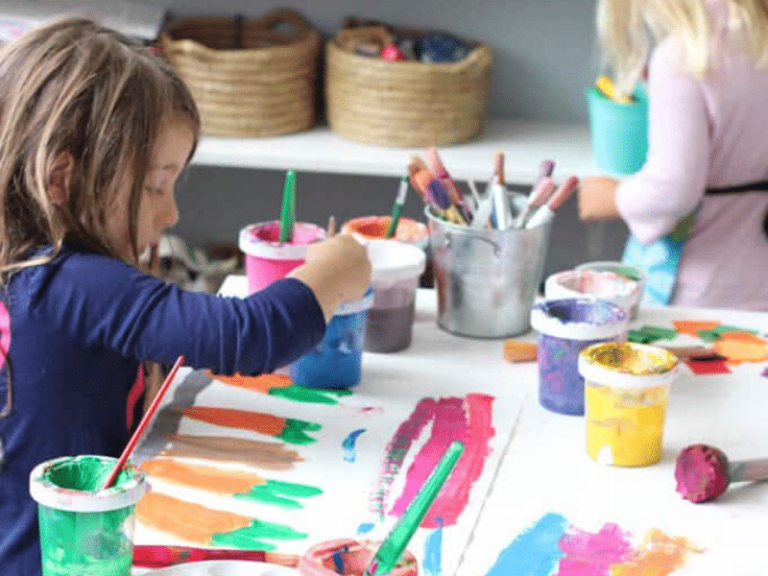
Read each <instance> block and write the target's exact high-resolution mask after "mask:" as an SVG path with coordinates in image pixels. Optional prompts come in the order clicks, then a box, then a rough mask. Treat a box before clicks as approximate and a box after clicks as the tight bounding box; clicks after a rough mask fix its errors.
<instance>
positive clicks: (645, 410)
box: [579, 342, 678, 466]
mask: <svg viewBox="0 0 768 576" xmlns="http://www.w3.org/2000/svg"><path fill="white" fill-rule="evenodd" d="M677 366H678V361H677V358H676V357H675V355H674V354H672V353H671V352H669V351H668V350H665V349H664V348H659V347H656V346H648V345H644V344H635V343H632V342H626V343H617V342H607V343H603V344H595V345H594V346H590V347H589V348H585V349H584V350H582V351H581V354H580V355H579V373H580V374H581V375H582V377H583V378H584V381H585V389H584V395H585V417H586V440H587V453H588V454H589V455H590V456H591V457H592V459H593V460H595V461H596V462H598V463H600V464H608V465H612V466H648V465H650V464H654V463H656V462H658V461H659V459H660V458H661V448H662V438H663V435H664V422H665V420H666V413H667V402H668V399H669V388H670V386H671V384H672V383H673V382H674V380H675V378H676V377H677Z"/></svg>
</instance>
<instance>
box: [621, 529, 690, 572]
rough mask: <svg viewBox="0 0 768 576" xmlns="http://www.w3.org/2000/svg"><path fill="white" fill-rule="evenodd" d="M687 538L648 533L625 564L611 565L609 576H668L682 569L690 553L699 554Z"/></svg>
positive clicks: (655, 530) (655, 531)
mask: <svg viewBox="0 0 768 576" xmlns="http://www.w3.org/2000/svg"><path fill="white" fill-rule="evenodd" d="M701 551H702V550H700V549H699V548H696V547H695V546H693V545H692V544H691V543H690V542H689V541H688V539H687V538H683V537H673V536H667V535H666V534H664V533H663V532H662V531H661V530H658V529H656V528H653V529H651V530H649V531H648V533H647V534H646V536H645V541H644V542H643V544H642V545H641V546H640V548H639V549H638V550H637V552H636V553H635V554H634V555H633V557H632V558H630V559H629V560H628V561H627V562H624V563H622V564H613V565H611V576H669V574H671V573H672V572H674V571H675V570H677V569H678V568H680V567H682V565H683V563H684V562H685V559H686V557H687V556H688V554H689V553H690V552H701Z"/></svg>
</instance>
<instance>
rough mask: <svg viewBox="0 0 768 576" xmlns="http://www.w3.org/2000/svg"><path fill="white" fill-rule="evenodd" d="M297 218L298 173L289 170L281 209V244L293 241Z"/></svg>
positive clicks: (286, 174)
mask: <svg viewBox="0 0 768 576" xmlns="http://www.w3.org/2000/svg"><path fill="white" fill-rule="evenodd" d="M295 218H296V173H295V172H294V171H293V170H288V172H286V173H285V183H284V184H283V205H282V207H281V209H280V242H281V243H283V242H291V241H292V240H293V224H294V222H295Z"/></svg>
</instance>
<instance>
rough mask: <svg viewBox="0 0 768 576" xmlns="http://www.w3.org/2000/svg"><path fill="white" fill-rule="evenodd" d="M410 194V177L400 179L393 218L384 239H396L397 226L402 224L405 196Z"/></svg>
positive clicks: (393, 207) (393, 206)
mask: <svg viewBox="0 0 768 576" xmlns="http://www.w3.org/2000/svg"><path fill="white" fill-rule="evenodd" d="M407 193H408V176H403V177H402V178H401V179H400V188H399V189H398V190H397V196H396V197H395V203H394V204H393V205H392V217H391V218H390V219H389V225H388V226H387V230H386V232H384V238H394V237H395V232H396V231H397V224H398V223H399V222H400V216H402V214H403V206H405V196H406V194H407Z"/></svg>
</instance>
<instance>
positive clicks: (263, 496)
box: [235, 480, 323, 510]
mask: <svg viewBox="0 0 768 576" xmlns="http://www.w3.org/2000/svg"><path fill="white" fill-rule="evenodd" d="M322 493H323V491H322V490H321V489H320V488H317V487H315V486H309V485H307V484H297V483H295V482H282V481H279V480H267V481H266V482H265V483H263V484H257V485H255V486H252V487H251V488H250V489H249V490H248V491H247V492H245V493H241V494H235V498H239V499H241V500H256V501H258V502H261V503H262V504H269V505H271V506H278V507H280V508H285V509H286V510H296V509H299V508H304V504H302V503H301V502H299V500H297V499H298V498H310V497H312V496H319V495H320V494H322Z"/></svg>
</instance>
